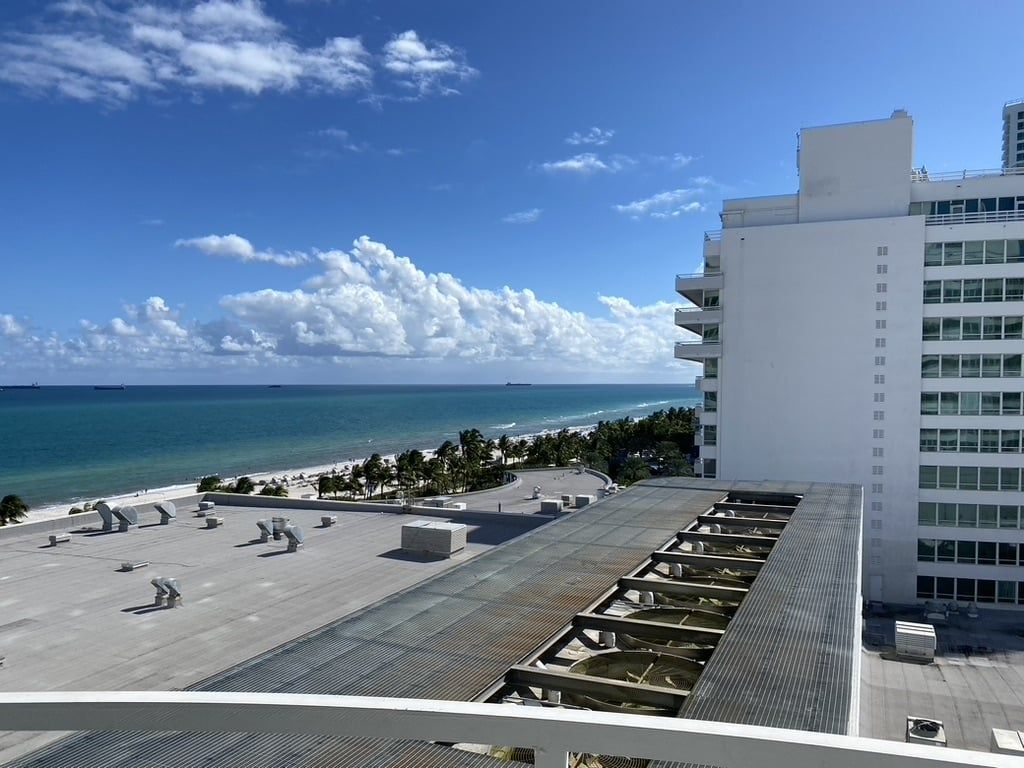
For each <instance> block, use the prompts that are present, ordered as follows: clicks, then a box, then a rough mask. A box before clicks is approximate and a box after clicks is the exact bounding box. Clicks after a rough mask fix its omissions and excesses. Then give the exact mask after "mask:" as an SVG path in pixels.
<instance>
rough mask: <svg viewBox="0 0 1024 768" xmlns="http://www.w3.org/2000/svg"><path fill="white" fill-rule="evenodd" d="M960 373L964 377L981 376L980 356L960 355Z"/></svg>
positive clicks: (973, 377) (974, 377)
mask: <svg viewBox="0 0 1024 768" xmlns="http://www.w3.org/2000/svg"><path fill="white" fill-rule="evenodd" d="M960 375H961V376H963V377H964V378H966V379H976V378H978V377H979V376H981V356H980V355H962V356H961V357H960Z"/></svg>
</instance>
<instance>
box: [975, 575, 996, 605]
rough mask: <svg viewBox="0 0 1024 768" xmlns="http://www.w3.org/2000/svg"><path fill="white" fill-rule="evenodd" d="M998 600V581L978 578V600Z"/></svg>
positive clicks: (991, 601)
mask: <svg viewBox="0 0 1024 768" xmlns="http://www.w3.org/2000/svg"><path fill="white" fill-rule="evenodd" d="M995 601H996V583H995V582H994V581H992V580H991V579H978V602H979V603H994V602H995Z"/></svg>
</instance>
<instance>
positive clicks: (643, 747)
mask: <svg viewBox="0 0 1024 768" xmlns="http://www.w3.org/2000/svg"><path fill="white" fill-rule="evenodd" d="M0 724H2V727H3V729H4V730H10V731H82V730H89V731H140V732H147V731H148V732H163V731H179V732H182V731H185V732H198V733H262V734H267V733H274V734H290V735H310V736H313V735H315V736H333V737H358V738H371V739H385V740H395V739H402V740H413V741H432V742H446V743H453V744H458V743H472V744H493V745H502V746H522V747H533V748H534V752H535V765H536V766H537V768H567V765H568V761H569V755H570V753H577V754H578V753H588V754H598V755H628V756H629V757H635V758H646V759H649V760H667V761H678V760H685V761H686V762H690V763H703V764H708V765H728V766H730V768H765V767H766V766H788V767H789V768H804V767H805V766H806V768H811V766H821V765H828V766H829V768H961V767H962V766H985V767H987V768H1011V766H1019V765H1020V758H1017V757H1013V756H1010V755H997V754H987V753H984V752H968V751H965V750H959V749H948V748H947V749H936V748H935V747H933V746H929V745H918V744H904V743H901V742H895V741H881V740H878V739H862V738H857V737H853V736H838V735H833V734H827V733H814V732H810V731H793V730H786V729H782V728H766V727H763V726H753V725H741V724H735V723H718V722H710V721H703V720H686V719H682V718H672V717H645V716H642V715H621V714H612V713H606V712H589V711H584V710H573V709H559V708H546V707H525V706H510V705H507V704H479V703H471V702H454V701H432V700H429V699H386V698H375V697H368V696H322V695H306V694H280V693H209V692H198V691H169V692H164V691H159V692H150V691H124V692H116V693H111V692H101V693H93V692H45V693H0ZM297 746H300V745H297Z"/></svg>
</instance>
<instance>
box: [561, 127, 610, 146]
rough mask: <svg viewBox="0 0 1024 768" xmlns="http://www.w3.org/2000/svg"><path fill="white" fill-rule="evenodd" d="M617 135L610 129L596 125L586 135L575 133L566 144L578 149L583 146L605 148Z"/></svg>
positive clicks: (567, 138) (566, 140)
mask: <svg viewBox="0 0 1024 768" xmlns="http://www.w3.org/2000/svg"><path fill="white" fill-rule="evenodd" d="M614 135H615V131H613V130H611V129H610V128H598V127H597V126H596V125H595V126H594V127H593V128H591V129H590V130H589V131H587V132H586V133H580V132H579V131H573V132H572V133H571V134H570V135H569V136H568V137H566V139H565V143H566V144H571V145H572V146H574V147H576V146H579V145H581V144H586V145H591V146H595V147H603V146H604V145H605V144H607V143H608V142H609V141H611V140H612V137H613V136H614Z"/></svg>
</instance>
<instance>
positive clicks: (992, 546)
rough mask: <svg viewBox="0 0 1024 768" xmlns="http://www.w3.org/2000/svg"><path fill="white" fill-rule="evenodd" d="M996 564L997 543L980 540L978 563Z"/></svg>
mask: <svg viewBox="0 0 1024 768" xmlns="http://www.w3.org/2000/svg"><path fill="white" fill-rule="evenodd" d="M995 564H996V543H995V542H994V541H979V542H978V565H995Z"/></svg>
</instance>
